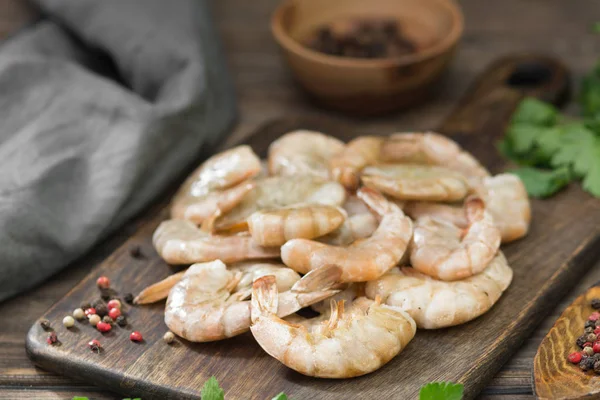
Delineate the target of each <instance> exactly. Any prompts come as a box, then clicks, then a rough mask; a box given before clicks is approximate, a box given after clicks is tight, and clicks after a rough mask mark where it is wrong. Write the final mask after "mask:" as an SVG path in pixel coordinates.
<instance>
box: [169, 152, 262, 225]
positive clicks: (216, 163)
mask: <svg viewBox="0 0 600 400" xmlns="http://www.w3.org/2000/svg"><path fill="white" fill-rule="evenodd" d="M259 172H260V160H259V158H258V157H257V156H256V154H254V152H253V151H252V149H251V148H250V147H249V146H238V147H235V148H233V149H230V150H227V151H224V152H222V153H219V154H216V155H214V156H212V157H210V158H209V159H208V160H206V161H205V162H204V163H202V165H200V167H198V168H197V169H196V170H195V171H194V172H192V174H191V175H190V176H189V177H188V178H187V179H186V181H185V182H184V183H183V185H182V186H181V188H180V189H179V191H178V192H177V194H176V195H175V197H174V198H173V202H172V205H171V216H172V217H173V218H178V219H189V220H190V221H193V222H194V223H196V224H200V223H202V221H203V220H204V219H205V218H207V217H210V216H211V215H213V214H214V213H215V211H216V210H218V209H220V210H221V211H223V212H224V211H228V210H230V209H232V208H233V207H235V206H236V205H237V204H238V203H239V202H240V201H241V200H242V198H243V197H244V196H245V195H246V194H247V193H248V192H249V191H250V190H252V188H253V187H254V185H253V184H252V183H250V182H244V181H246V180H247V179H249V178H251V177H253V176H255V175H257V174H258V173H259Z"/></svg>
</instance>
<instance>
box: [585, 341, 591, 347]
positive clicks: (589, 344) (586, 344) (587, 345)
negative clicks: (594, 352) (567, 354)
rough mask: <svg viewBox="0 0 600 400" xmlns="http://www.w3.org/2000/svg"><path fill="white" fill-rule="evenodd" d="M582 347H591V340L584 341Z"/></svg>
mask: <svg viewBox="0 0 600 400" xmlns="http://www.w3.org/2000/svg"><path fill="white" fill-rule="evenodd" d="M583 347H584V348H585V347H592V342H585V343H584V344H583Z"/></svg>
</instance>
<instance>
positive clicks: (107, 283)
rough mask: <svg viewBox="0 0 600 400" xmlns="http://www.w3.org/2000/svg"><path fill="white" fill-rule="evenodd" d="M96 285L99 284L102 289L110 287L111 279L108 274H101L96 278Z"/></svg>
mask: <svg viewBox="0 0 600 400" xmlns="http://www.w3.org/2000/svg"><path fill="white" fill-rule="evenodd" d="M96 285H98V287H99V288H100V289H108V288H109V287H110V279H108V278H107V277H106V276H101V277H99V278H98V279H97V280H96Z"/></svg>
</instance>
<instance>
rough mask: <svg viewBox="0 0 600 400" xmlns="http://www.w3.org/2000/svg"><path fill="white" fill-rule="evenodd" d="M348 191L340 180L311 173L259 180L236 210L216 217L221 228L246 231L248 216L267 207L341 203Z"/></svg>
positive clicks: (216, 224)
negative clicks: (324, 178)
mask: <svg viewBox="0 0 600 400" xmlns="http://www.w3.org/2000/svg"><path fill="white" fill-rule="evenodd" d="M345 198H346V191H345V190H344V188H343V187H342V186H341V185H340V184H339V183H337V182H333V181H326V180H323V179H320V178H316V177H312V176H295V177H293V178H291V177H283V176H274V177H271V178H267V179H262V180H257V181H256V188H254V190H252V191H251V192H250V193H248V195H246V196H245V197H244V199H243V200H242V202H241V203H240V204H238V205H237V206H236V207H235V208H234V209H232V210H231V211H229V212H228V213H226V214H224V215H223V216H222V217H220V218H219V219H217V221H216V223H215V227H216V229H217V230H218V231H232V230H234V231H235V230H237V231H239V230H247V229H248V225H247V223H246V220H247V218H248V217H249V216H250V215H252V214H253V213H254V212H256V211H259V210H264V209H277V208H282V207H286V206H290V205H294V204H298V203H303V204H325V205H331V206H339V205H342V204H343V203H344V200H345Z"/></svg>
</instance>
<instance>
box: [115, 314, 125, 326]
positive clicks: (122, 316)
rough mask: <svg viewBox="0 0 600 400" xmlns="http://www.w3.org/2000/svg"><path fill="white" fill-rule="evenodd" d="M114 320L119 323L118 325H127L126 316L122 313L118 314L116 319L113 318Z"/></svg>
mask: <svg viewBox="0 0 600 400" xmlns="http://www.w3.org/2000/svg"><path fill="white" fill-rule="evenodd" d="M115 322H116V323H117V325H119V326H120V327H124V326H127V318H125V316H124V315H119V316H118V317H117V319H115Z"/></svg>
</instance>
